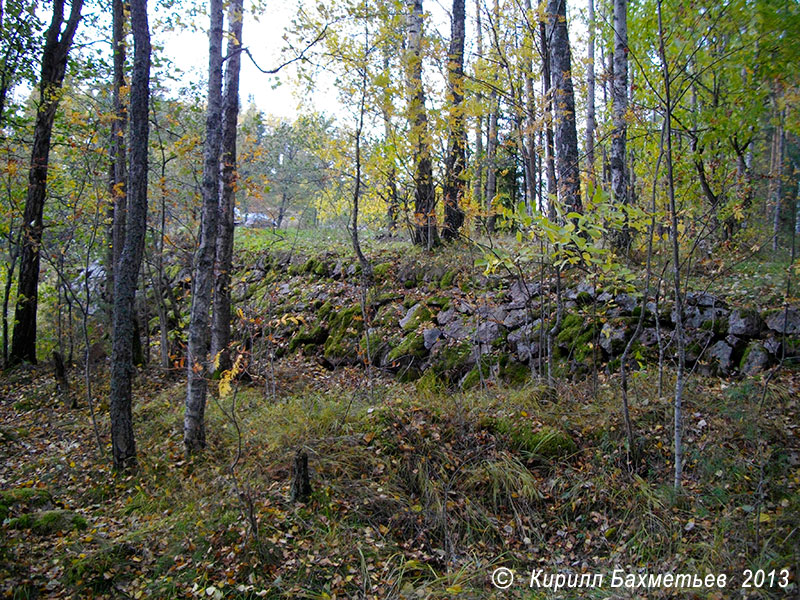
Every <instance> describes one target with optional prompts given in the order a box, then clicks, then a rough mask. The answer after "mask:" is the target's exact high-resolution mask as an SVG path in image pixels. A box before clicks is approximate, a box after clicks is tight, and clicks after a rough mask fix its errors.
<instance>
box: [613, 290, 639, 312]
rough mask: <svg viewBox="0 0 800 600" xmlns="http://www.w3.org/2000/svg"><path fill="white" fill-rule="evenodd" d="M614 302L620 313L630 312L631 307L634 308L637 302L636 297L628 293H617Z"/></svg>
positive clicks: (631, 310)
mask: <svg viewBox="0 0 800 600" xmlns="http://www.w3.org/2000/svg"><path fill="white" fill-rule="evenodd" d="M614 303H615V304H616V305H617V307H618V308H619V309H620V310H621V311H622V313H623V314H626V315H630V314H632V313H633V309H634V308H636V305H637V304H638V302H637V301H636V298H634V297H633V296H631V295H630V294H617V297H616V298H614Z"/></svg>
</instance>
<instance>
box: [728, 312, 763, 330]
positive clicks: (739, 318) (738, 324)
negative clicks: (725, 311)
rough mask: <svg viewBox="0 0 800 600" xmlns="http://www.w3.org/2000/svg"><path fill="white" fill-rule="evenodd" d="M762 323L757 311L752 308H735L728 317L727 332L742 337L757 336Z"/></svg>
mask: <svg viewBox="0 0 800 600" xmlns="http://www.w3.org/2000/svg"><path fill="white" fill-rule="evenodd" d="M763 326H764V323H763V321H762V320H761V316H760V315H759V314H758V311H756V310H753V309H752V308H736V309H734V310H733V311H732V312H731V315H730V317H728V333H730V334H731V335H740V336H742V337H758V335H759V334H760V333H761V329H762V328H763Z"/></svg>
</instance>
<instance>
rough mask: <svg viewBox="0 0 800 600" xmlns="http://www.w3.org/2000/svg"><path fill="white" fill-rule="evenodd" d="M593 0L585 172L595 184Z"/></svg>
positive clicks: (587, 86)
mask: <svg viewBox="0 0 800 600" xmlns="http://www.w3.org/2000/svg"><path fill="white" fill-rule="evenodd" d="M594 41H595V23H594V0H589V48H588V59H589V60H588V62H589V64H588V65H587V68H586V104H587V106H586V162H587V168H586V171H587V172H588V174H589V181H591V182H592V184H594V183H595V175H594V130H595V129H596V127H597V123H596V121H595V98H594V88H595V77H594Z"/></svg>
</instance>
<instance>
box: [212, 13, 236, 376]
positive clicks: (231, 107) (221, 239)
mask: <svg viewBox="0 0 800 600" xmlns="http://www.w3.org/2000/svg"><path fill="white" fill-rule="evenodd" d="M242 16H243V1H242V0H233V1H232V2H231V4H230V6H229V8H228V27H229V28H230V37H229V38H228V56H227V63H228V64H227V65H226V67H225V98H224V100H223V104H224V106H223V113H222V158H221V161H222V173H221V176H222V185H221V189H220V195H219V230H218V232H217V248H216V253H217V256H216V278H215V281H214V313H213V317H214V321H213V326H212V330H211V356H212V357H216V356H218V355H219V364H218V367H217V370H218V371H225V370H227V369H229V368H230V366H231V361H230V351H229V348H228V346H229V345H230V341H231V270H232V268H233V229H234V225H233V209H234V205H235V203H236V194H235V190H236V178H237V173H236V129H237V127H236V125H237V120H238V117H239V70H240V67H241V62H242V61H241V56H242V55H241V44H242V20H243V19H242Z"/></svg>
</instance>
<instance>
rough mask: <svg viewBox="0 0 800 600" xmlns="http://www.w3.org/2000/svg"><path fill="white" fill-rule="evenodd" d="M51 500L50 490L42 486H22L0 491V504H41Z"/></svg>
mask: <svg viewBox="0 0 800 600" xmlns="http://www.w3.org/2000/svg"><path fill="white" fill-rule="evenodd" d="M52 500H53V496H52V495H51V494H50V492H49V491H48V490H46V489H43V488H31V487H22V488H14V489H12V490H3V491H2V492H0V504H5V505H6V506H11V505H12V504H27V505H28V506H43V505H45V504H47V503H48V502H51V501H52Z"/></svg>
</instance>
